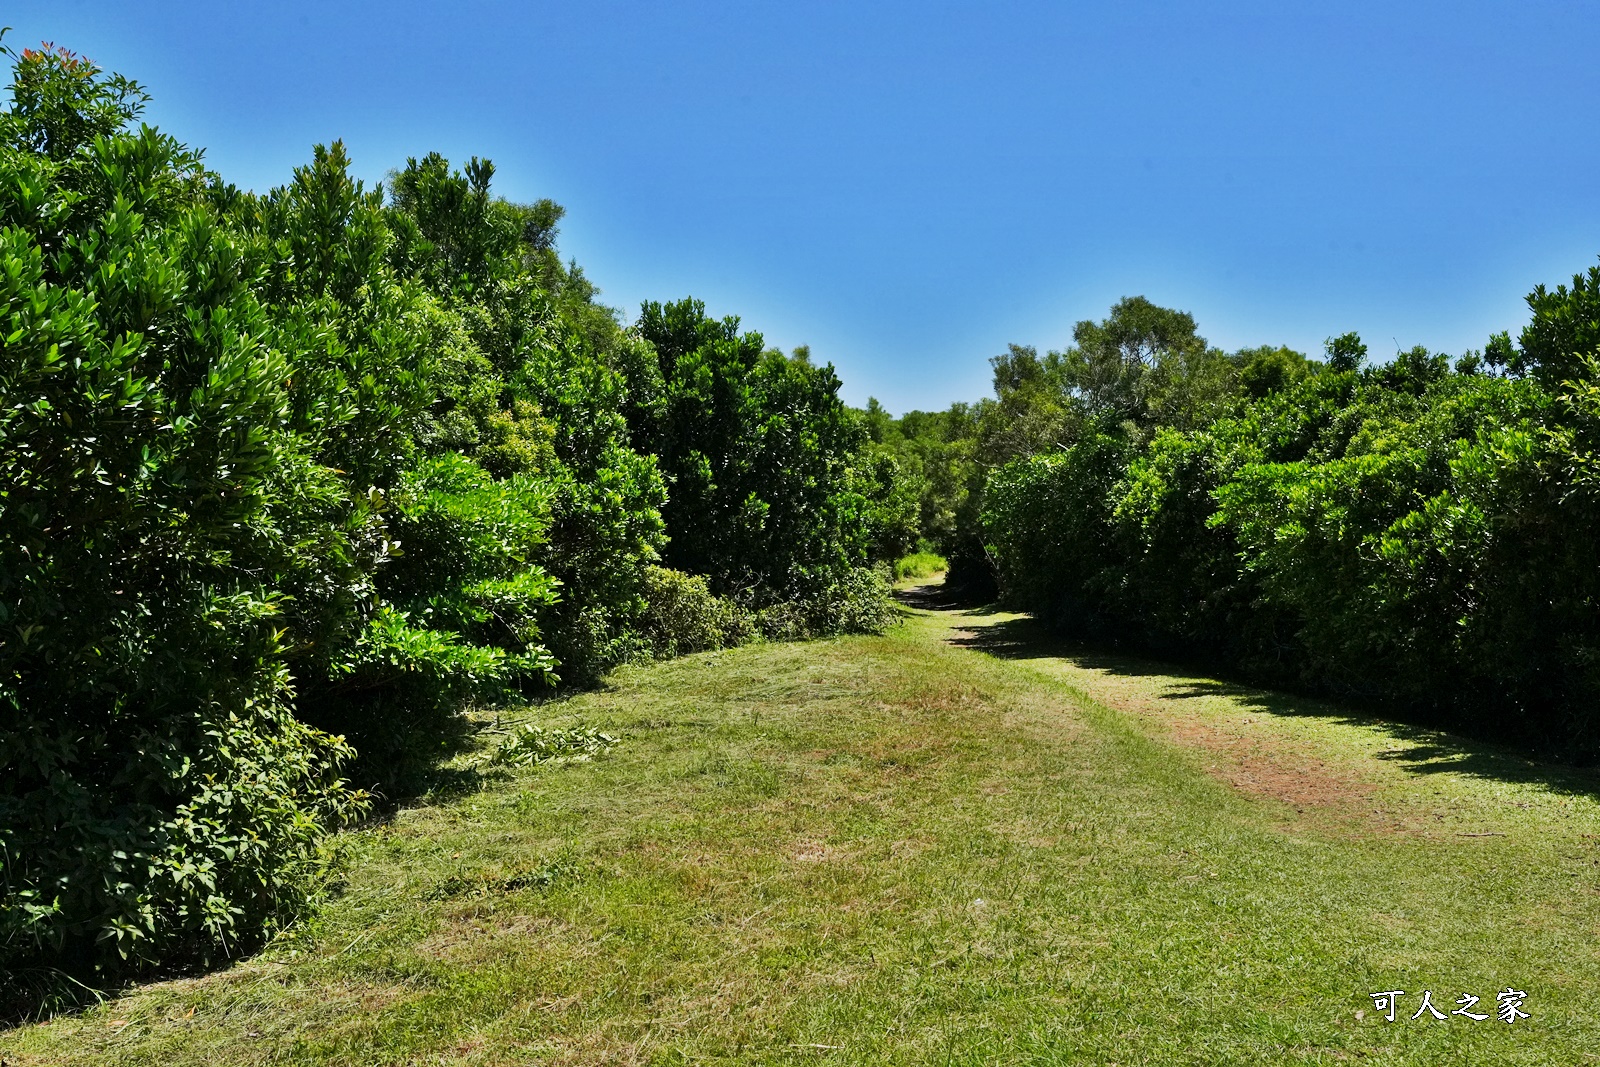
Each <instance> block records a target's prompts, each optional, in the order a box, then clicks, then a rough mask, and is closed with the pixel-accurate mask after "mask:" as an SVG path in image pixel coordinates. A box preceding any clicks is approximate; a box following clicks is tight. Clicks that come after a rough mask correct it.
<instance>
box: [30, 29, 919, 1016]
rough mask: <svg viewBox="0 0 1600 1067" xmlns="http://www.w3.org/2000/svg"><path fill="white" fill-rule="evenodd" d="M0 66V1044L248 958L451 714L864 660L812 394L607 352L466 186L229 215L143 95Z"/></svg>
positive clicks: (854, 506) (426, 751) (655, 321)
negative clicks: (778, 642)
mask: <svg viewBox="0 0 1600 1067" xmlns="http://www.w3.org/2000/svg"><path fill="white" fill-rule="evenodd" d="M5 51H6V55H7V56H8V57H9V58H10V60H11V64H12V79H13V80H12V84H11V93H10V105H9V107H8V108H7V109H6V110H5V111H3V112H0V323H3V325H0V974H3V975H4V978H3V979H0V986H3V987H4V988H3V989H0V1000H4V1001H5V1002H6V1006H8V1007H10V1008H11V1009H13V1010H17V1009H19V1008H20V1009H21V1010H27V1008H28V1005H29V1004H35V1005H36V1004H37V1003H38V1002H39V999H40V998H41V997H44V996H48V995H49V994H50V992H51V991H52V990H59V989H60V988H62V987H63V985H62V983H63V982H66V983H72V982H88V983H91V984H94V983H105V982H108V981H115V980H117V979H119V978H121V977H125V976H131V975H138V974H141V973H148V972H149V971H150V970H151V969H152V968H157V967H164V966H176V965H186V964H192V963H205V962H207V961H211V960H215V959H219V958H223V957H227V956H232V955H236V954H237V953H238V952H240V951H243V950H246V949H248V948H250V947H251V946H253V945H255V944H259V943H260V942H261V940H262V939H263V938H264V937H266V936H268V935H269V934H270V933H271V932H272V931H273V930H274V929H276V928H278V927H280V926H281V925H282V923H284V922H285V921H287V920H288V919H290V918H292V917H293V916H294V915H296V914H298V913H300V912H301V911H302V910H303V909H304V908H305V907H306V906H307V905H308V904H309V903H310V902H311V901H312V900H313V899H314V898H315V896H316V894H317V893H318V892H319V891H320V890H319V887H320V886H321V885H322V884H323V878H322V875H323V873H324V871H325V867H326V864H327V857H328V853H327V850H326V848H325V846H324V841H323V838H324V835H325V834H326V832H327V831H328V830H330V829H332V828H334V827H337V826H340V825H344V824H346V823H348V822H349V821H350V820H352V819H357V818H360V817H362V816H363V815H364V814H365V813H366V812H367V811H369V810H370V808H371V806H372V804H373V802H374V800H375V799H376V798H377V795H378V794H383V795H385V796H387V797H389V798H394V797H397V796H403V795H405V794H406V793H407V792H408V791H409V790H414V789H416V788H419V787H420V784H421V783H423V782H425V774H426V772H427V770H428V767H429V766H430V765H431V764H433V763H434V762H436V760H437V757H438V755H439V753H440V751H441V745H446V744H448V742H449V739H450V738H451V736H452V732H453V731H455V730H457V729H459V727H460V723H461V719H460V716H459V712H460V710H461V708H462V707H463V706H464V705H465V704H466V703H467V702H471V701H479V702H484V701H493V700H498V699H506V698H508V697H511V696H518V695H520V696H523V697H527V696H538V695H540V694H545V693H550V692H553V691H554V690H555V687H557V686H558V685H565V686H571V685H582V684H587V683H589V682H592V681H593V680H595V679H596V678H598V677H599V676H600V675H601V674H602V673H603V672H604V671H606V670H607V669H609V668H610V667H612V666H614V665H616V664H618V663H621V662H624V661H627V660H631V659H637V658H639V657H650V656H664V655H674V654H679V653H682V652H687V651H693V650H696V649H703V648H711V647H718V646H722V645H726V644H733V643H738V642H740V641H743V640H747V639H750V638H752V637H757V636H762V635H765V636H767V637H774V638H785V637H803V636H807V635H812V634H818V633H827V632H835V631H838V630H860V631H872V630H879V629H881V628H882V627H883V626H884V625H885V624H886V622H887V620H888V618H889V615H888V607H887V601H886V593H887V584H886V581H885V579H884V577H883V575H882V573H881V572H882V569H883V568H882V566H881V564H882V562H883V561H884V559H885V555H884V553H885V552H887V551H892V550H893V548H894V545H892V544H890V543H889V542H890V541H892V540H893V538H892V537H889V538H888V539H886V536H885V532H884V527H885V524H886V523H891V521H892V519H891V518H889V517H886V516H888V515H889V512H890V511H891V510H892V509H890V508H889V507H888V505H887V502H886V486H887V481H886V475H885V470H884V461H883V460H882V458H881V457H874V456H873V455H872V454H870V453H869V451H868V450H867V449H866V444H867V431H866V426H865V421H864V420H863V418H862V417H861V416H860V415H859V414H857V413H855V412H852V411H851V410H849V409H848V408H846V407H845V405H844V404H843V403H842V402H841V401H840V399H839V396H838V390H839V381H838V379H837V377H836V376H835V375H834V373H833V370H832V368H831V367H826V366H823V367H819V366H815V365H813V364H812V363H811V361H810V359H809V354H808V353H805V352H798V353H793V354H787V355H786V354H784V353H782V352H779V351H775V350H772V349H771V348H769V347H768V346H767V345H766V344H765V343H764V340H763V338H762V337H761V335H760V334H759V333H755V332H750V331H745V330H741V328H740V324H739V321H738V320H737V319H736V318H724V319H716V318H713V317H711V316H710V315H708V314H707V313H706V310H705V307H704V305H703V304H701V303H700V302H698V301H695V300H692V299H686V300H681V301H678V302H675V303H667V304H659V303H649V304H646V305H645V306H644V307H643V309H642V311H641V314H640V315H639V317H638V319H637V321H636V322H634V323H631V324H624V323H623V322H621V321H620V320H619V318H618V316H617V314H616V313H615V312H613V311H612V310H610V309H608V308H606V307H605V306H603V305H602V304H601V303H599V302H598V299H597V297H598V292H597V290H596V289H595V287H594V286H593V285H592V284H591V283H590V282H589V281H588V279H587V278H585V276H584V274H583V272H582V270H581V269H580V268H579V267H578V266H577V265H576V264H574V263H566V262H563V261H562V259H561V258H560V256H559V255H558V252H557V249H556V237H557V233H558V225H559V222H560V219H561V216H562V211H561V208H560V207H559V206H557V205H556V204H554V203H552V202H550V201H548V200H546V201H540V202H538V203H535V204H515V203H510V202H508V201H506V200H505V199H503V198H501V197H498V196H496V195H495V194H494V192H493V190H492V181H493V177H494V169H493V167H492V165H491V164H490V163H489V162H488V161H486V160H480V159H472V160H470V161H469V162H468V163H467V164H466V165H465V166H462V167H459V168H457V167H454V166H452V165H451V164H450V163H449V162H448V161H447V160H445V159H444V158H442V157H440V156H439V155H437V154H434V155H427V156H424V157H421V158H414V159H411V160H408V161H407V163H406V165H405V167H404V168H402V169H400V170H398V171H396V172H394V173H392V174H391V175H390V178H389V180H388V181H387V182H386V183H384V185H383V186H381V187H378V188H366V187H365V186H364V185H363V183H362V182H361V181H358V180H356V179H355V178H353V177H352V175H351V173H350V161H349V159H348V158H347V156H346V154H345V151H344V148H343V146H342V145H341V144H338V143H335V144H332V145H329V146H319V147H317V148H316V150H315V152H314V154H313V156H312V159H311V160H310V161H309V162H308V163H307V164H306V165H304V166H303V167H300V168H298V169H297V170H295V172H294V173H293V175H292V178H291V180H290V181H288V182H287V183H286V184H285V185H283V186H282V187H280V188H276V189H273V190H271V191H269V192H266V193H259V194H258V193H253V192H248V191H243V190H240V189H238V188H236V187H234V186H232V185H230V184H229V183H227V182H226V181H225V180H224V179H223V178H222V177H221V176H220V175H218V174H216V173H214V172H213V171H211V170H210V169H208V168H207V167H206V166H205V164H204V162H203V160H202V157H201V155H200V153H199V152H196V151H194V150H192V149H190V148H188V147H186V146H184V145H182V144H180V143H179V142H178V141H177V140H175V139H174V138H172V137H171V136H169V135H167V134H164V133H161V132H160V131H158V130H156V129H154V128H152V127H151V126H149V125H147V124H144V123H143V122H142V121H141V115H142V109H143V107H144V104H145V101H146V98H145V95H144V93H143V92H142V90H141V89H140V88H139V86H138V85H137V84H135V83H134V82H132V81H129V80H128V79H126V78H124V77H121V76H118V75H113V74H107V73H105V72H103V71H101V70H100V69H99V68H97V67H96V66H95V65H94V64H92V63H90V62H89V61H87V60H85V59H83V58H81V57H79V56H76V55H74V54H72V53H70V52H68V51H66V50H64V49H58V48H53V47H49V46H46V47H42V48H39V49H30V50H22V51H12V50H9V49H7V50H5ZM875 565H876V566H875Z"/></svg>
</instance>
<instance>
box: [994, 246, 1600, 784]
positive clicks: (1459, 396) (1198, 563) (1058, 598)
mask: <svg viewBox="0 0 1600 1067" xmlns="http://www.w3.org/2000/svg"><path fill="white" fill-rule="evenodd" d="M1529 305H1530V308H1531V309H1532V312H1533V321H1532V323H1531V324H1530V325H1529V326H1528V327H1527V329H1525V330H1524V331H1523V332H1522V335H1521V338H1520V342H1519V343H1516V344H1513V343H1512V341H1511V339H1510V338H1509V337H1506V336H1505V335H1500V336H1497V337H1495V338H1493V339H1492V340H1491V342H1490V344H1489V346H1488V348H1487V350H1486V352H1484V353H1469V354H1467V356H1465V357H1463V358H1462V359H1461V360H1459V361H1458V362H1457V364H1456V366H1455V368H1454V369H1452V368H1451V366H1450V365H1449V363H1448V361H1447V360H1446V359H1445V358H1444V357H1443V356H1440V355H1437V354H1431V353H1429V352H1428V351H1426V350H1425V349H1414V350H1412V351H1410V352H1405V353H1401V354H1400V355H1399V356H1397V357H1396V358H1395V359H1394V360H1393V361H1392V362H1390V363H1388V364H1385V365H1381V366H1368V367H1364V368H1363V367H1359V366H1357V364H1359V363H1360V362H1361V356H1362V354H1363V353H1364V349H1361V348H1360V347H1359V345H1358V343H1357V342H1356V340H1355V339H1354V338H1353V335H1347V336H1346V337H1345V338H1341V339H1339V341H1340V342H1342V345H1335V344H1333V343H1330V357H1331V358H1330V360H1329V364H1328V366H1327V367H1325V368H1321V369H1320V373H1311V374H1309V375H1308V376H1305V377H1302V378H1300V379H1299V380H1298V381H1291V382H1281V383H1279V384H1278V386H1277V387H1272V388H1267V389H1264V390H1262V391H1261V395H1258V396H1252V395H1250V394H1249V392H1248V391H1246V392H1244V395H1242V396H1240V397H1238V398H1237V399H1235V400H1234V401H1233V402H1231V403H1230V404H1228V405H1226V406H1225V407H1224V408H1223V410H1222V411H1221V413H1220V414H1219V416H1218V417H1216V418H1215V419H1214V420H1212V421H1209V422H1207V423H1205V424H1203V425H1200V426H1196V427H1191V428H1178V427H1174V426H1170V425H1161V424H1160V422H1159V421H1158V420H1152V421H1148V422H1143V423H1141V422H1139V421H1136V420H1135V421H1126V422H1124V423H1121V424H1117V425H1107V424H1106V423H1105V422H1101V423H1099V424H1092V425H1090V426H1089V427H1087V428H1086V430H1085V431H1084V432H1083V433H1081V434H1080V435H1078V436H1077V438H1076V439H1075V440H1074V441H1072V442H1071V443H1070V446H1069V447H1066V448H1064V449H1060V450H1052V451H1047V452H1041V453H1039V454H1035V455H1031V456H1027V457H1023V458H1018V459H1016V460H1013V461H1012V462H1011V463H1010V464H1008V465H1006V466H1004V467H1003V468H1001V469H999V470H998V471H996V472H995V473H994V474H993V475H991V477H990V478H989V479H988V484H987V488H986V492H985V497H984V501H985V504H984V512H983V529H984V531H985V535H986V539H987V544H988V549H989V552H990V554H991V558H992V560H993V562H994V564H995V567H996V569H997V572H998V575H999V579H1000V584H1001V588H1002V590H1003V594H1004V596H1005V597H1006V599H1008V600H1009V601H1011V602H1012V603H1014V604H1016V605H1018V606H1020V607H1025V608H1029V609H1032V610H1035V611H1038V612H1040V613H1042V614H1043V615H1045V616H1047V617H1048V618H1050V619H1051V620H1053V621H1055V622H1056V623H1057V624H1059V625H1061V626H1063V627H1065V628H1067V629H1069V630H1071V631H1074V632H1077V633H1081V634H1087V635H1095V636H1098V637H1101V638H1107V639H1116V640H1132V641H1136V642H1138V643H1140V644H1142V645H1144V646H1146V647H1155V648H1158V649H1167V650H1183V651H1186V652H1190V653H1203V654H1206V655H1208V656H1210V657H1212V658H1214V659H1219V660H1221V661H1224V662H1226V663H1229V664H1232V665H1234V666H1236V667H1238V668H1242V669H1244V670H1246V671H1247V672H1249V673H1250V674H1251V675H1253V676H1255V677H1258V678H1261V679H1265V680H1271V681H1277V682H1292V683H1297V684H1304V685H1309V686H1312V687H1315V688H1316V689H1318V690H1321V691H1324V692H1330V693H1335V694H1340V695H1345V696H1350V697H1355V698H1359V699H1361V700H1363V701H1366V702H1369V703H1376V704H1380V705H1387V706H1389V707H1392V708H1398V709H1405V710H1407V711H1408V712H1410V713H1412V714H1416V715H1419V716H1421V717H1423V718H1425V719H1427V720H1428V721H1431V722H1435V723H1439V724H1444V725H1448V726H1453V727H1458V728H1465V729H1472V730H1478V731H1481V732H1490V733H1493V734H1494V735H1495V736H1499V737H1501V738H1504V739H1507V740H1514V741H1516V742H1518V743H1544V744H1557V745H1560V746H1563V747H1565V748H1566V750H1567V751H1568V752H1569V754H1572V755H1581V754H1587V755H1591V756H1592V755H1593V754H1595V753H1596V752H1597V751H1600V712H1597V710H1596V709H1597V707H1600V705H1597V698H1600V566H1597V563H1596V561H1597V560H1600V481H1597V475H1596V472H1597V468H1596V465H1595V464H1596V455H1597V452H1596V449H1597V447H1600V364H1597V362H1596V361H1597V359H1600V269H1591V270H1590V271H1589V272H1588V273H1587V274H1585V275H1580V276H1578V277H1576V278H1575V279H1574V280H1573V284H1572V286H1571V287H1570V288H1568V287H1566V286H1562V287H1559V288H1558V289H1556V290H1554V291H1546V290H1544V289H1542V288H1541V289H1539V290H1536V291H1535V292H1534V294H1533V295H1532V296H1530V298H1529Z"/></svg>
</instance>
